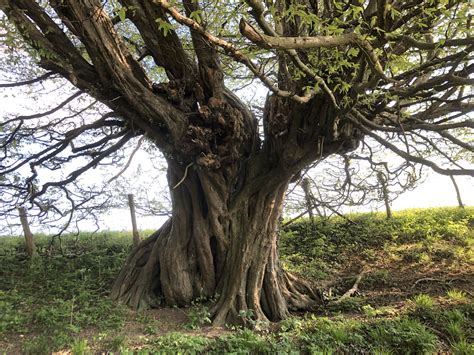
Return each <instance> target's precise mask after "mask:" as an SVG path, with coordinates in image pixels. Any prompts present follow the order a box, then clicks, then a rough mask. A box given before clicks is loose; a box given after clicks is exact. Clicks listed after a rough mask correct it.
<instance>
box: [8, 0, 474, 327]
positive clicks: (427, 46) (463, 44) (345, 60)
mask: <svg viewBox="0 0 474 355" xmlns="http://www.w3.org/2000/svg"><path fill="white" fill-rule="evenodd" d="M468 8H469V6H468V4H467V3H465V2H462V1H446V0H442V1H441V0H440V1H438V0H426V1H425V0H413V1H408V2H407V1H397V0H395V1H387V0H370V1H357V0H355V1H341V0H334V1H312V0H309V1H302V0H292V1H290V0H285V1H284V0H276V1H271V0H270V1H266V2H261V1H259V0H247V1H246V2H245V3H239V2H230V3H229V2H221V1H218V0H217V1H207V0H203V1H192V0H183V1H181V2H178V1H176V2H168V1H167V0H150V1H143V0H114V1H113V0H110V1H99V0H74V1H73V0H61V1H57V0H50V1H38V2H35V1H32V0H0V10H2V11H3V13H4V14H5V15H6V18H3V19H2V34H1V38H2V43H3V46H5V48H6V49H5V50H4V53H10V52H11V53H17V54H18V53H20V54H18V55H17V57H16V59H17V60H16V61H13V60H12V61H10V63H8V64H10V65H13V67H16V68H17V69H23V70H22V72H23V74H24V75H25V74H26V75H27V74H31V73H32V71H29V72H28V71H27V70H25V69H24V67H23V65H25V64H29V63H34V64H36V65H37V67H39V68H42V71H39V72H38V76H37V77H36V78H27V79H24V80H23V82H22V83H18V84H17V85H19V84H31V83H33V82H38V81H45V80H49V79H51V78H53V77H61V78H64V79H65V80H67V81H68V82H69V83H71V84H72V85H73V86H74V87H75V88H77V89H76V90H77V91H75V92H74V93H73V94H72V95H71V96H70V97H69V98H67V99H66V100H65V101H63V102H62V103H61V104H59V105H58V106H57V107H56V108H55V109H52V112H45V113H42V114H39V115H36V116H34V115H32V116H29V117H22V116H19V117H14V118H10V119H8V120H4V122H3V124H2V127H3V131H2V140H1V143H2V148H3V150H4V161H5V163H2V173H3V174H2V176H3V180H2V189H3V190H5V191H6V190H8V191H12V192H11V193H10V194H9V195H8V196H11V198H10V200H9V202H12V201H17V200H21V199H26V200H29V201H31V202H32V203H33V204H35V203H36V204H37V206H38V207H40V208H41V209H43V210H48V209H49V210H51V209H54V208H53V207H54V204H53V203H49V204H48V203H45V202H44V201H45V198H46V196H48V193H62V194H63V195H65V196H66V198H68V199H69V200H74V196H72V195H71V193H69V192H68V191H70V190H68V186H71V184H73V183H74V181H75V180H77V179H78V178H80V177H81V175H83V174H85V173H86V172H87V171H88V170H89V169H92V168H93V167H95V166H97V164H99V163H103V162H104V161H107V159H111V160H110V162H109V163H110V164H113V163H114V161H113V159H112V158H110V157H113V156H114V152H118V151H120V149H122V148H123V147H124V146H126V144H127V142H129V141H131V140H132V139H134V138H135V137H138V136H143V135H146V138H147V140H148V141H149V142H151V143H152V144H153V146H154V147H155V148H157V149H159V150H160V151H161V152H163V154H164V156H165V158H166V160H167V164H168V171H167V176H168V182H169V186H170V192H171V200H172V217H171V219H170V220H169V221H168V222H167V223H165V224H164V225H163V226H162V227H161V228H160V229H159V230H158V231H157V232H155V233H154V234H153V235H151V236H150V237H149V238H148V239H146V240H145V241H143V242H142V243H141V244H140V245H139V246H138V247H137V248H135V249H133V251H132V253H131V255H130V257H129V258H128V260H127V262H126V264H125V265H124V267H123V269H122V271H121V272H120V275H119V276H118V278H117V281H116V282H115V285H114V286H113V289H112V297H114V298H115V299H117V300H118V301H120V302H123V303H126V304H128V305H130V306H132V307H136V308H139V307H146V306H150V305H152V306H153V305H156V304H157V303H158V302H160V301H161V300H162V301H164V302H165V303H166V304H170V305H178V306H183V305H187V304H189V303H190V302H191V301H192V300H193V299H195V298H197V297H215V298H216V301H215V305H214V308H213V310H212V315H213V319H214V323H215V324H223V323H226V322H236V321H238V320H239V313H240V312H241V311H245V312H246V311H248V310H252V313H253V314H254V317H255V319H257V320H271V321H276V320H280V319H283V318H285V317H287V316H288V314H289V311H290V310H297V309H307V308H308V307H311V306H312V305H314V304H317V303H318V302H320V299H319V296H318V294H317V293H316V292H315V291H314V290H313V288H312V287H311V285H310V284H309V283H307V282H305V281H304V280H302V279H301V278H299V277H297V276H295V275H292V274H290V273H288V272H286V271H284V270H283V269H282V268H281V266H280V264H279V259H278V247H277V240H278V224H279V217H280V215H281V210H282V204H283V200H284V196H285V191H286V190H287V187H288V184H289V183H290V181H292V180H294V179H297V177H298V174H299V173H300V172H301V171H302V170H303V169H305V167H307V166H308V165H310V164H312V163H313V162H316V161H320V160H322V159H324V158H326V157H328V156H331V155H334V154H344V153H347V152H349V151H352V150H354V149H355V148H356V147H357V146H358V145H359V143H360V142H361V141H363V140H364V139H367V138H371V139H372V140H374V141H376V142H378V143H379V144H381V145H382V146H384V147H385V149H387V150H390V151H392V152H394V153H396V154H398V155H400V156H401V157H402V158H403V159H405V160H407V161H409V162H411V163H416V164H422V165H426V166H428V167H431V168H432V169H433V170H435V171H436V172H438V173H441V174H446V175H450V176H453V175H470V176H474V170H472V169H465V168H463V167H462V166H459V165H460V163H459V162H458V161H456V160H455V159H454V158H453V157H455V155H456V154H460V153H461V152H462V151H466V150H467V151H470V152H472V151H473V146H472V145H471V144H470V143H469V134H471V133H472V131H471V129H472V128H473V127H474V124H473V121H472V119H471V118H470V117H469V113H470V112H471V110H472V108H473V104H472V101H470V100H471V99H472V91H471V89H470V87H469V85H470V84H472V83H473V79H472V78H471V76H472V73H473V71H474V64H473V63H472V49H473V44H474V41H473V37H472V36H471V28H470V27H471V15H469V10H468ZM12 26H13V27H12ZM239 30H240V35H239V34H238V33H239ZM24 43H26V44H27V45H25V44H24ZM27 56H29V58H30V59H28V57H27ZM254 78H257V79H259V80H260V82H261V83H263V85H265V86H266V88H267V89H268V90H269V94H268V96H267V97H266V100H265V104H264V107H263V112H262V113H261V114H262V115H261V119H259V118H258V115H256V114H255V112H253V111H252V109H253V108H252V107H251V106H249V105H248V104H246V103H244V102H243V101H242V100H241V99H240V98H239V97H238V96H237V95H235V94H234V93H233V92H232V90H231V89H229V88H230V87H235V86H237V85H244V84H246V83H248V81H249V80H253V79H254ZM8 85H15V84H4V85H3V86H8ZM80 97H92V98H93V99H94V100H96V101H98V102H100V103H102V104H103V105H104V106H105V107H106V108H107V110H104V107H102V108H101V109H100V111H103V112H102V114H101V115H100V117H99V118H98V119H95V120H93V119H90V118H88V119H84V118H79V117H80V114H79V113H77V112H76V116H75V117H76V118H75V119H74V118H71V117H61V118H57V117H56V118H54V119H53V118H47V117H51V114H52V113H54V112H55V111H57V110H59V109H60V108H62V107H64V106H66V105H68V104H69V103H70V102H71V101H73V100H78V98H80ZM91 105H92V103H91ZM95 107H97V106H95ZM96 110H99V109H96ZM70 116H71V115H70ZM72 116H74V115H72ZM38 118H41V119H39V120H38ZM31 122H35V124H36V125H37V127H32V126H31V124H30V123H31ZM38 132H42V133H41V134H42V136H40V133H38ZM32 136H34V137H33V138H36V141H35V142H36V143H35V144H36V145H34V147H36V148H38V149H37V150H36V151H35V153H30V154H29V155H28V154H26V153H24V151H23V152H21V149H20V148H21V146H22V144H26V142H28V141H29V140H30V141H31V140H32V139H33V138H32ZM420 140H422V141H423V142H424V144H425V147H427V148H429V149H424V148H416V145H413V144H412V143H414V142H415V143H416V142H417V141H420ZM30 144H31V143H30ZM444 146H447V147H449V151H448V152H446V151H443V147H444ZM19 147H20V148H19ZM23 147H24V145H23ZM414 147H415V148H414ZM432 153H433V154H434V153H440V154H442V156H443V157H444V158H443V159H445V160H446V161H447V165H445V164H443V162H442V161H441V160H438V161H436V162H434V161H432V160H430V159H429V157H430V154H432ZM72 161H78V162H82V164H83V165H81V166H80V167H77V165H76V167H75V168H74V169H72V171H69V173H68V175H67V176H65V177H64V178H56V179H55V178H54V177H53V178H50V181H47V182H45V181H42V180H41V179H40V176H39V175H41V174H40V169H41V168H43V169H49V170H52V171H56V170H57V169H59V168H60V167H61V166H62V165H64V164H67V163H70V162H72ZM28 165H29V167H30V176H29V177H28V178H25V179H17V180H16V181H15V180H14V178H12V177H9V176H11V174H13V173H14V172H16V171H19V170H20V169H21V168H23V167H25V166H26V167H27V166H28ZM95 194H96V195H99V196H100V191H97V190H96V191H95ZM76 195H77V196H76V197H81V196H82V195H81V194H76ZM87 196H89V195H87ZM91 196H92V195H91ZM41 201H42V202H41ZM73 206H77V205H74V204H73ZM72 209H74V208H72Z"/></svg>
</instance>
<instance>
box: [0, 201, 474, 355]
mask: <svg viewBox="0 0 474 355" xmlns="http://www.w3.org/2000/svg"><path fill="white" fill-rule="evenodd" d="M348 217H349V218H350V220H351V221H353V222H354V223H353V222H348V221H347V220H345V219H343V218H334V219H329V220H317V221H316V223H310V222H309V221H308V220H301V221H298V222H297V223H295V224H293V225H291V226H289V227H288V228H286V229H285V230H284V231H283V233H282V235H281V238H280V248H281V258H282V261H283V264H284V266H285V267H286V268H287V269H288V270H290V271H292V272H295V273H300V274H302V275H304V276H306V277H310V278H311V279H312V280H314V281H315V282H318V281H325V280H331V279H333V278H335V280H336V281H337V282H336V283H334V284H332V285H331V286H330V287H329V295H327V299H326V301H327V302H328V304H327V305H326V306H325V307H322V308H320V309H317V310H315V312H312V313H308V314H306V315H300V316H298V317H296V316H295V317H292V318H289V319H287V320H285V321H282V322H280V323H279V324H277V325H275V324H273V325H270V326H269V325H268V324H257V322H255V324H254V325H255V329H253V330H250V329H244V328H241V327H238V326H234V327H231V328H229V329H226V330H225V331H223V332H221V333H219V336H209V335H208V334H207V330H206V329H208V328H207V327H208V326H209V323H210V311H209V308H208V307H207V306H206V303H205V302H204V300H196V301H195V302H194V303H193V305H192V306H191V307H190V308H189V309H187V310H180V312H186V314H187V321H186V322H185V323H183V324H182V325H180V328H177V329H176V328H173V329H168V330H166V331H163V329H167V328H166V325H165V324H163V321H162V320H161V319H155V318H154V317H153V316H150V315H149V314H148V313H132V312H130V311H129V310H126V309H125V308H123V307H120V306H117V305H116V304H114V303H112V302H111V301H110V300H109V299H108V293H109V289H110V287H111V284H112V282H113V279H114V277H115V276H116V274H117V272H118V270H119V269H120V267H121V265H122V263H123V262H124V259H125V258H126V256H127V255H128V253H129V251H130V241H131V238H130V235H129V234H120V233H98V234H95V235H90V234H85V233H84V234H81V235H78V236H65V237H63V238H62V242H61V243H59V240H56V241H55V242H54V243H51V240H50V238H49V237H48V236H35V241H36V244H37V249H38V252H39V255H40V256H39V258H36V259H35V260H34V261H33V262H30V261H29V260H28V258H27V255H26V251H25V248H24V245H23V240H22V239H21V238H13V237H2V238H0V262H1V265H2V267H1V268H0V279H1V283H0V315H1V317H0V352H3V351H4V352H6V353H12V352H23V353H30V354H43V353H44V354H47V353H51V352H53V351H60V350H68V351H71V352H72V353H73V354H89V353H97V352H115V353H127V352H133V353H135V354H141V353H143V354H145V353H146V354H148V353H166V354H167V353H177V352H179V353H186V354H188V353H189V354H197V353H202V354H223V353H231V354H280V353H281V354H299V353H303V354H331V353H336V354H341V353H343V354H358V353H372V354H410V353H411V354H425V353H435V352H438V353H455V354H473V353H474V347H473V340H474V337H473V334H472V329H473V323H472V319H474V303H473V301H472V291H468V290H465V289H462V285H464V284H463V283H462V280H461V281H459V282H460V283H458V284H456V283H453V280H456V279H455V278H449V277H451V276H449V275H451V274H455V275H461V274H462V272H463V271H464V272H465V271H466V270H469V269H471V270H472V265H473V262H474V255H473V248H472V246H473V245H474V232H473V229H472V226H473V221H474V208H466V209H464V210H462V209H456V208H451V209H449V208H443V209H427V210H408V211H402V212H398V213H394V218H392V219H390V220H386V219H385V218H384V216H383V215H381V214H358V215H351V216H348ZM353 265H355V266H356V267H355V268H354V267H353V268H352V269H351V267H352V266H353ZM362 265H363V266H364V267H365V268H366V270H365V274H364V277H363V278H362V280H361V282H360V284H359V289H361V290H363V291H367V292H365V293H363V292H362V293H361V292H359V293H356V294H355V295H353V297H350V298H347V299H345V300H344V301H343V302H339V303H335V302H332V301H333V300H334V299H336V298H337V295H340V294H341V293H342V292H344V291H345V290H347V289H348V288H349V287H351V286H352V284H353V283H354V279H355V275H356V274H357V272H359V271H360V269H361V267H362ZM371 265H372V267H371ZM374 265H375V266H374ZM402 269H403V270H405V271H403V272H404V273H405V274H403V273H400V272H399V271H398V270H402ZM410 270H423V271H420V273H422V276H421V278H420V276H417V275H415V274H414V272H413V271H410ZM430 270H437V271H436V272H438V274H436V275H435V277H425V275H424V273H426V272H428V271H430ZM338 273H339V274H341V273H342V274H341V275H342V276H340V275H339V274H338ZM335 274H337V275H339V276H337V277H335V276H334V275H335ZM412 274H413V275H412ZM446 275H447V276H446ZM448 276H449V277H448ZM403 277H404V278H405V279H403ZM410 277H412V278H410ZM458 278H460V279H462V276H459V277H458ZM401 282H403V283H402V284H401ZM402 289H403V290H404V291H403V292H404V293H403V294H402V295H401V296H397V297H399V298H394V299H393V300H392V299H390V297H391V296H390V297H387V296H385V293H383V292H392V291H393V290H402ZM370 292H372V294H371V293H370ZM398 292H399V293H400V291H398ZM374 295H382V297H381V298H382V300H379V299H376V298H375V296H374ZM400 297H402V298H400ZM241 316H242V317H248V318H251V314H242V315H241ZM124 324H127V325H130V324H132V325H135V326H136V328H137V329H139V332H140V333H139V335H138V336H135V338H134V337H132V336H131V335H129V334H128V333H127V332H126V330H127V329H125V328H124ZM160 332H161V334H160ZM2 346H3V347H4V349H2V348H1V347H2Z"/></svg>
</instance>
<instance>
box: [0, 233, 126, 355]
mask: <svg viewBox="0 0 474 355" xmlns="http://www.w3.org/2000/svg"><path fill="white" fill-rule="evenodd" d="M22 242H23V241H22V239H19V238H2V239H1V242H0V260H1V265H2V270H1V279H2V284H1V286H0V313H1V314H2V317H0V337H1V338H5V337H8V335H9V334H15V333H16V334H22V335H23V338H24V339H25V341H24V343H23V344H22V347H23V351H25V352H27V353H48V352H50V351H51V350H60V349H61V348H62V347H64V346H67V345H69V344H72V343H73V342H74V341H75V337H76V335H77V334H79V333H80V332H81V331H82V330H83V329H85V328H90V327H94V328H95V329H97V331H101V330H107V329H117V328H120V327H121V326H122V325H123V322H124V319H125V314H126V310H125V308H124V307H120V306H117V305H116V304H114V303H113V302H112V301H111V300H109V299H108V298H107V295H108V292H109V289H110V286H111V283H112V282H113V279H114V277H115V275H116V273H117V271H118V270H119V268H120V266H121V264H122V263H123V260H124V258H125V257H126V255H127V254H128V252H129V244H128V242H126V241H125V239H124V238H121V237H120V236H118V235H114V236H112V235H107V234H105V233H104V234H100V235H96V236H94V238H91V237H90V236H87V235H83V236H80V237H79V238H78V239H77V240H76V239H75V238H74V239H73V238H67V237H64V238H63V243H62V245H61V249H62V252H61V250H59V244H55V245H53V246H52V247H51V248H50V247H49V239H48V238H47V237H41V236H40V237H37V238H36V244H37V249H38V251H39V253H40V257H39V258H37V259H35V260H34V261H33V262H30V261H29V260H28V258H27V255H26V253H25V250H24V247H23V243H22ZM1 338H0V339H1ZM78 344H79V343H78ZM78 344H76V345H77V346H79V345H78Z"/></svg>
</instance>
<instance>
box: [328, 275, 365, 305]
mask: <svg viewBox="0 0 474 355" xmlns="http://www.w3.org/2000/svg"><path fill="white" fill-rule="evenodd" d="M365 272H366V270H365V267H362V270H361V271H360V273H359V275H357V278H356V280H355V282H354V285H353V286H352V287H351V288H350V289H348V290H347V291H346V292H345V293H344V294H343V295H342V296H341V297H339V298H338V299H337V300H336V301H334V302H333V304H339V303H341V302H342V301H344V300H345V299H346V298H349V297H351V296H352V295H353V294H354V293H356V292H357V290H358V289H359V283H360V281H361V280H362V277H363V276H364V274H365Z"/></svg>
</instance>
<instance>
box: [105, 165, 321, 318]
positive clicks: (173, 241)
mask: <svg viewBox="0 0 474 355" xmlns="http://www.w3.org/2000/svg"><path fill="white" fill-rule="evenodd" d="M226 178H228V176H225V174H223V173H222V172H210V171H205V170H203V169H199V168H196V169H194V168H190V169H188V171H186V168H185V167H183V166H182V165H181V164H178V163H176V162H172V161H171V162H169V168H168V180H169V184H170V186H175V188H174V189H172V190H171V196H172V204H173V215H172V218H171V219H170V220H168V221H167V222H166V223H165V224H164V225H163V226H162V227H161V229H160V230H158V231H157V232H155V233H154V234H153V235H151V236H150V237H149V238H148V239H146V240H144V241H142V242H141V243H140V244H139V245H138V247H136V248H134V249H133V251H132V253H131V255H130V256H129V258H128V260H127V262H126V263H125V266H124V267H123V269H122V270H121V272H120V274H119V276H118V278H117V280H116V282H115V284H114V286H113V289H112V294H111V295H112V298H114V299H116V300H119V301H120V302H122V303H125V304H128V305H130V306H132V307H133V308H137V309H139V308H144V307H150V306H158V305H160V304H165V305H170V306H171V305H178V306H185V305H188V304H190V302H191V301H192V300H193V299H195V298H198V297H205V298H209V299H214V301H215V303H214V306H213V308H212V314H213V319H214V324H216V325H223V324H227V323H245V322H246V321H248V320H249V319H248V318H247V317H242V314H245V315H247V316H248V315H250V314H251V315H252V317H251V318H253V319H254V320H265V321H267V320H270V321H278V320H281V319H284V318H285V317H287V316H288V315H289V312H290V311H292V310H301V309H308V308H309V307H311V306H312V305H315V304H317V302H318V301H319V297H318V295H317V294H316V293H315V292H314V291H313V290H312V288H311V287H310V285H309V284H308V283H306V282H304V281H302V280H300V279H298V278H297V277H295V276H294V275H291V274H289V273H287V272H286V271H284V270H283V269H282V268H281V266H280V263H279V258H278V223H279V222H278V221H279V217H280V215H281V210H282V203H283V198H284V194H285V190H286V188H287V185H288V181H289V178H286V177H285V178H284V177H281V176H279V177H278V178H274V179H270V178H269V179H268V180H267V181H266V183H265V184H262V186H261V188H259V189H255V190H252V191H256V192H252V193H250V194H247V193H245V192H243V195H240V196H238V197H236V196H235V193H234V194H233V192H235V191H232V187H231V186H232V184H229V183H228V181H227V179H226ZM177 183H179V184H177ZM231 201H234V202H235V201H237V202H236V203H231ZM242 311H243V312H244V313H242Z"/></svg>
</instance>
